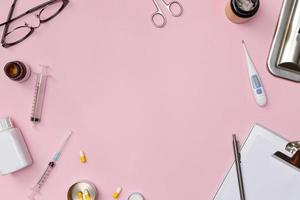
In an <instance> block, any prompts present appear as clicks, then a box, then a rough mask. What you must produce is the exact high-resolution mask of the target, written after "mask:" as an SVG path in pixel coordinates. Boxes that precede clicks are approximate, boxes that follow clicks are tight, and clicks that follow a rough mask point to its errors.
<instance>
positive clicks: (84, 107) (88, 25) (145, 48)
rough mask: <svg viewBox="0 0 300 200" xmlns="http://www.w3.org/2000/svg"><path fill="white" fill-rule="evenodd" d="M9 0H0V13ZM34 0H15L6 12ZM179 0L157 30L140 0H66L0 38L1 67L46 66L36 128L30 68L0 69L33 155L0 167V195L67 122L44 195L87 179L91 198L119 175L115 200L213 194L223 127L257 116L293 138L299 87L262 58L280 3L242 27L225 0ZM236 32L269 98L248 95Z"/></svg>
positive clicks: (267, 0)
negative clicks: (12, 74)
mask: <svg viewBox="0 0 300 200" xmlns="http://www.w3.org/2000/svg"><path fill="white" fill-rule="evenodd" d="M11 2H12V0H2V1H1V6H0V13H1V15H0V19H1V21H4V20H5V18H6V15H7V12H8V8H9V5H10V4H11ZM41 2H43V1H42V0H30V1H29V0H28V1H19V2H18V4H17V9H16V12H15V14H20V13H21V12H23V11H25V10H27V9H29V8H31V7H33V6H35V5H37V4H38V3H41ZM180 2H181V3H182V4H183V5H184V9H185V12H184V15H183V16H182V17H181V18H173V17H171V16H170V15H168V16H167V19H168V20H169V21H168V24H167V26H166V27H165V28H164V29H157V28H154V27H153V26H152V24H151V22H150V15H151V14H152V12H153V11H154V9H155V7H154V5H153V2H152V1H151V0H147V1H140V0H131V1H120V0H109V1H97V0H90V1H80V0H72V1H71V2H70V4H69V6H68V7H67V8H66V9H65V10H64V11H63V13H62V14H61V15H59V16H58V17H57V18H55V19H54V20H53V21H51V22H49V23H47V24H44V25H42V26H41V27H40V28H39V29H38V30H36V32H35V33H34V35H32V36H31V37H30V38H29V39H27V40H26V41H25V42H23V43H22V44H19V45H17V46H15V47H12V48H9V49H3V48H0V55H1V59H0V65H1V66H4V65H5V63H7V62H8V61H12V60H21V61H23V62H25V63H27V64H29V65H30V66H31V67H32V69H33V70H34V71H37V72H39V70H40V68H39V67H38V64H39V63H43V64H47V65H49V66H50V67H51V69H50V74H51V78H50V79H49V81H48V88H47V93H46V100H45V106H44V112H43V117H42V120H43V121H42V123H41V124H39V125H38V126H37V127H36V128H33V127H32V124H31V122H30V121H29V116H30V111H31V104H32V98H33V85H34V82H35V79H34V76H32V77H31V79H30V81H28V82H26V83H24V84H18V83H15V82H12V81H10V80H8V78H7V77H5V75H4V74H3V73H1V74H0V91H1V94H2V95H1V109H0V115H1V116H11V117H12V118H13V120H14V122H15V123H16V124H17V126H18V127H20V128H21V130H22V132H23V134H24V137H25V139H26V141H27V143H28V146H29V149H30V151H31V154H32V157H33V159H34V164H33V165H32V166H31V167H29V168H27V169H24V170H22V171H20V172H17V173H15V174H13V175H8V176H3V177H0V192H1V199H5V198H9V199H26V198H25V196H26V195H27V194H28V192H29V188H30V187H31V186H33V185H34V184H35V182H36V181H37V179H38V178H39V177H40V175H41V174H42V172H43V170H44V169H45V167H46V165H47V163H48V161H49V159H50V158H51V156H52V155H53V153H54V151H55V150H56V149H57V147H58V146H59V145H60V143H61V140H62V138H64V137H65V135H66V130H67V129H72V130H74V133H75V134H74V136H73V137H72V139H71V141H70V143H69V144H68V146H67V148H66V149H65V152H64V154H63V155H62V158H61V160H60V162H59V163H58V165H57V168H56V169H55V171H54V172H53V174H52V175H51V177H50V179H49V181H48V182H47V184H46V185H45V187H44V188H43V189H42V194H43V196H42V197H43V199H45V200H50V199H66V193H67V190H68V187H69V186H70V185H71V184H73V183H74V182H76V181H79V180H82V179H88V180H90V181H92V182H94V183H95V184H96V185H97V187H98V189H99V193H100V198H99V199H102V200H107V199H112V198H111V195H112V193H113V191H114V189H115V188H116V187H117V186H119V185H121V186H123V188H124V192H123V193H122V195H121V198H120V199H121V200H126V199H127V196H128V194H130V193H131V192H134V191H139V192H142V193H143V194H144V195H145V197H146V199H148V200H182V199H203V200H205V199H212V197H213V195H214V193H215V192H216V190H217V188H218V186H219V184H220V182H221V181H222V179H223V176H224V175H225V173H226V171H227V170H228V169H229V167H230V165H231V163H232V161H233V155H232V154H233V153H232V146H231V134H232V133H233V132H236V133H238V135H239V137H240V138H241V140H244V139H245V137H246V136H247V134H248V132H249V130H250V128H251V127H252V125H253V123H255V122H258V123H260V124H263V125H264V126H266V127H268V128H270V129H272V130H274V131H276V132H278V133H281V134H282V135H283V136H284V137H286V138H288V139H291V140H297V139H299V132H300V126H299V119H300V112H299V109H300V104H299V98H300V93H299V88H300V86H299V84H297V83H293V82H289V81H286V80H281V79H278V78H275V77H273V76H272V75H271V74H270V73H269V72H268V70H267V67H266V60H267V55H268V51H269V47H270V44H271V41H272V37H273V34H274V30H275V26H276V22H277V17H278V14H279V11H280V7H281V1H274V0H263V1H262V4H261V9H260V12H259V14H258V15H257V17H256V18H255V19H254V20H253V21H251V22H249V23H246V24H244V25H234V24H231V23H230V22H229V21H228V20H227V19H226V17H225V15H224V7H225V4H226V2H227V1H226V0H207V1H204V0H201V1H199V0H192V1H191V0H190V1H188V0H180ZM24 20H25V19H24ZM24 20H20V21H19V22H18V23H21V24H23V23H24ZM13 26H16V23H15V24H14V25H13ZM13 26H12V27H13ZM2 30H3V28H1V30H0V31H1V32H2ZM242 39H245V40H246V42H247V44H248V48H249V51H250V53H251V55H252V57H253V59H254V60H255V63H256V65H257V70H258V71H259V73H260V75H261V78H262V81H263V83H264V86H265V89H266V92H267V95H268V98H269V99H268V100H269V102H268V105H267V106H266V107H264V108H259V107H258V106H257V105H256V104H255V101H254V99H253V97H252V93H251V90H250V85H249V80H248V74H247V69H246V65H245V64H246V63H245V57H244V54H243V52H242V46H241V40H242ZM80 149H83V150H84V151H85V152H86V155H87V159H88V163H87V164H86V165H83V164H81V163H80V162H79V150H80Z"/></svg>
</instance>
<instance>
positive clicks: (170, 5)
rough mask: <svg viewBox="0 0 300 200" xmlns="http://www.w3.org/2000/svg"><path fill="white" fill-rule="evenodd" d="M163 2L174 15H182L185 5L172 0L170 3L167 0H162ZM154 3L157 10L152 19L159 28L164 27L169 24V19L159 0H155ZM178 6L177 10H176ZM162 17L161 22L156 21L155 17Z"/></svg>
mask: <svg viewBox="0 0 300 200" xmlns="http://www.w3.org/2000/svg"><path fill="white" fill-rule="evenodd" d="M161 1H162V4H163V5H164V6H165V7H166V8H167V10H168V11H169V12H170V13H171V14H172V16H173V17H180V16H181V15H182V13H183V6H182V5H181V3H179V2H178V1H176V0H175V1H172V2H170V3H167V2H166V1H165V0H161ZM153 3H154V4H155V7H156V11H155V12H154V13H153V14H152V16H151V20H152V23H153V25H154V26H155V27H157V28H163V27H164V26H165V25H166V24H167V19H166V17H165V15H164V13H163V11H162V9H161V7H160V6H159V4H158V2H157V0H153ZM176 7H177V11H175V9H176ZM157 17H160V18H161V19H162V21H161V23H158V22H157V21H155V18H157Z"/></svg>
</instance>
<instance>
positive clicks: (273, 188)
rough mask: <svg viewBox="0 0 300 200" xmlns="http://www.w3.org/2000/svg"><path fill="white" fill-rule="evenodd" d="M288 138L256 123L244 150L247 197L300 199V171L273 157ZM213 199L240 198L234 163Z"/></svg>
mask: <svg viewBox="0 0 300 200" xmlns="http://www.w3.org/2000/svg"><path fill="white" fill-rule="evenodd" d="M287 143H288V141H287V140H285V139H283V138H281V137H280V136H278V135H276V134H274V133H272V132H271V131H270V130H267V129H265V128H263V127H262V126H259V125H255V126H254V127H253V129H252V131H251V133H250V135H249V137H248V139H247V141H246V142H245V144H244V146H243V148H242V150H241V154H242V157H241V160H242V173H243V179H244V186H245V196H246V200H299V199H300V172H299V171H298V170H295V169H294V168H292V167H290V166H288V165H286V164H285V163H283V162H281V161H279V160H278V159H276V158H274V157H273V154H274V153H275V152H276V151H281V152H284V153H286V151H285V146H286V144H287ZM214 200H240V196H239V188H238V180H237V174H236V168H235V165H234V164H233V166H232V167H231V169H230V170H229V172H228V174H227V176H226V177H225V179H224V181H223V183H222V185H221V186H220V188H219V190H218V192H217V194H216V196H215V198H214Z"/></svg>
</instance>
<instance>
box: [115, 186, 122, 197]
mask: <svg viewBox="0 0 300 200" xmlns="http://www.w3.org/2000/svg"><path fill="white" fill-rule="evenodd" d="M121 192H122V188H121V187H118V188H117V189H116V191H115V192H114V194H113V198H114V199H117V198H119V196H120V193H121Z"/></svg>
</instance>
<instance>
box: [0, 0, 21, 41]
mask: <svg viewBox="0 0 300 200" xmlns="http://www.w3.org/2000/svg"><path fill="white" fill-rule="evenodd" d="M16 3H17V0H14V2H13V3H12V5H11V7H10V9H9V13H8V16H7V19H6V21H10V20H11V17H12V15H13V12H14V10H15V7H16ZM8 28H9V24H8V23H7V24H5V27H4V30H3V33H2V38H1V43H3V42H4V41H5V36H6V34H7V32H8Z"/></svg>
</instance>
